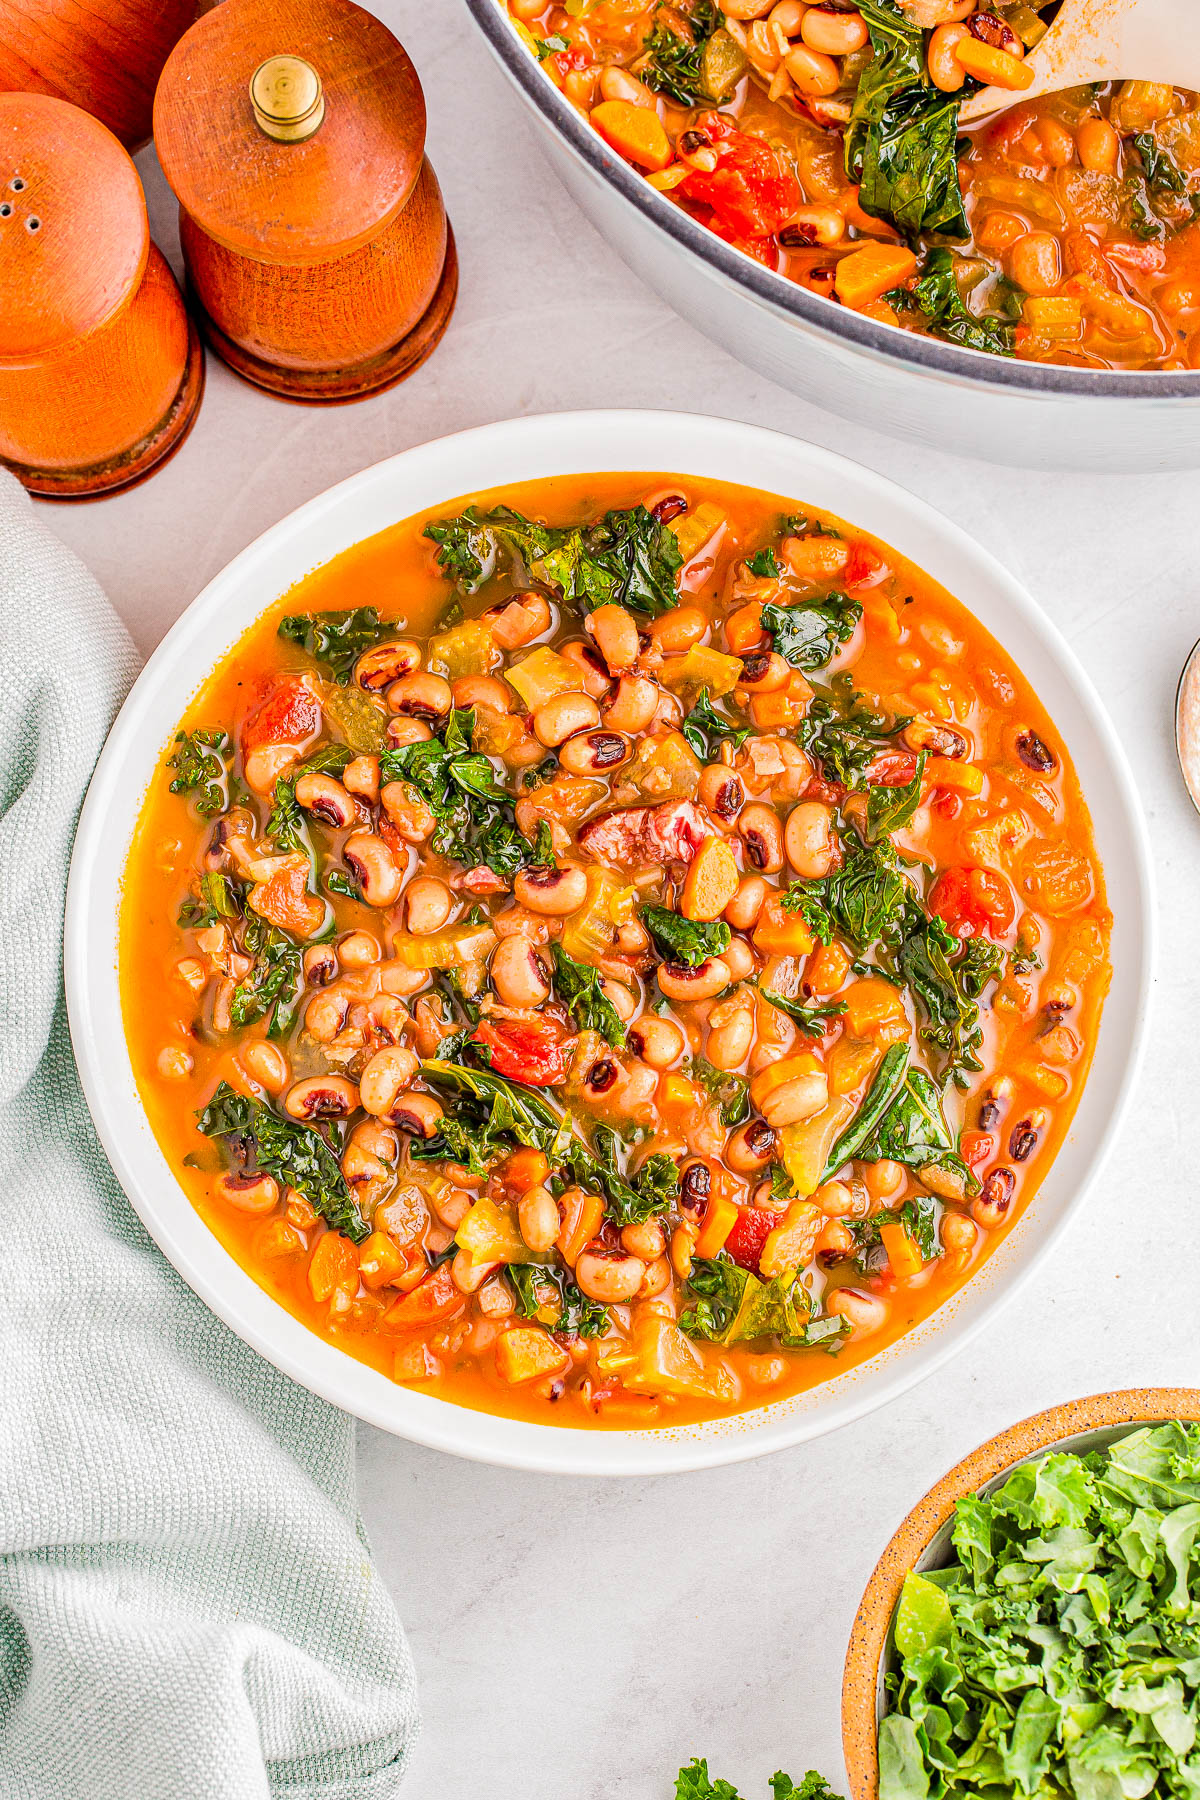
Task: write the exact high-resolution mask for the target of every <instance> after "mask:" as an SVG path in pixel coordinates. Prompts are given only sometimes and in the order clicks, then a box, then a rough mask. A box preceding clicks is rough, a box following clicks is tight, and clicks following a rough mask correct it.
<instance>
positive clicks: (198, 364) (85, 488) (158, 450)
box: [0, 323, 204, 500]
mask: <svg viewBox="0 0 1200 1800" xmlns="http://www.w3.org/2000/svg"><path fill="white" fill-rule="evenodd" d="M203 395H204V347H203V345H202V344H201V342H200V338H199V336H198V335H197V332H196V328H195V326H194V325H191V324H190V323H189V327H188V345H187V366H186V368H185V369H184V374H183V381H182V382H181V383H180V387H179V392H178V393H177V394H176V396H175V398H174V400H173V401H172V403H171V405H170V407H169V408H168V410H167V413H166V415H165V416H164V417H163V418H162V419H161V420H160V421H159V423H158V425H157V426H156V427H155V429H154V430H153V431H152V432H150V433H149V434H148V435H147V436H146V437H144V438H143V439H142V440H141V442H140V443H137V444H134V445H133V446H132V448H131V449H129V450H126V451H124V452H123V453H122V454H121V455H120V456H114V457H109V458H108V459H107V460H105V461H104V462H99V463H94V464H92V465H91V466H90V467H82V468H74V469H38V468H32V467H30V466H29V465H28V464H21V463H18V462H14V461H11V460H10V459H8V458H6V457H0V465H2V466H3V467H4V468H6V469H9V470H11V471H12V473H13V474H14V475H15V476H16V478H17V480H18V481H19V482H21V483H22V485H23V486H24V487H26V488H28V490H29V492H30V493H31V494H33V495H34V496H35V498H37V499H39V500H104V499H107V497H108V496H109V494H117V493H120V492H121V490H122V489H124V488H131V487H136V486H137V484H138V482H139V481H144V480H145V479H146V477H147V475H153V473H154V471H155V470H156V469H158V468H160V467H161V466H162V464H163V463H165V462H168V461H169V460H170V458H171V457H172V456H174V454H175V452H176V451H177V450H178V448H179V446H180V444H182V442H183V440H184V439H185V438H186V436H187V434H188V432H189V431H190V430H191V429H192V426H193V425H194V424H195V423H196V414H197V413H198V412H199V410H200V401H201V399H202V397H203Z"/></svg>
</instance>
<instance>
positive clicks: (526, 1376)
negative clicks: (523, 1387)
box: [496, 1325, 571, 1383]
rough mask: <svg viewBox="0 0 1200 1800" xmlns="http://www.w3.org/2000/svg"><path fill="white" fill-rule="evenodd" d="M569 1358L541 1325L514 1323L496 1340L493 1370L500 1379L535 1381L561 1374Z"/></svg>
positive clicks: (514, 1381)
mask: <svg viewBox="0 0 1200 1800" xmlns="http://www.w3.org/2000/svg"><path fill="white" fill-rule="evenodd" d="M570 1361H571V1359H570V1357H569V1356H568V1355H567V1353H566V1351H565V1350H564V1349H563V1347H562V1345H561V1344H556V1343H555V1341H554V1339H553V1338H552V1337H551V1336H550V1334H549V1333H548V1332H546V1331H543V1330H542V1328H541V1326H540V1325H514V1326H512V1327H511V1328H510V1329H509V1330H508V1331H506V1332H505V1333H504V1335H503V1337H501V1338H498V1339H497V1341H496V1372H497V1374H498V1375H499V1376H500V1379H501V1380H502V1381H511V1382H513V1383H516V1382H519V1381H536V1380H537V1379H538V1377H539V1376H542V1375H561V1374H562V1373H563V1370H564V1369H565V1368H566V1367H567V1366H568V1364H569V1363H570Z"/></svg>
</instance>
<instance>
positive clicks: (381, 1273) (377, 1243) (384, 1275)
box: [358, 1231, 408, 1288]
mask: <svg viewBox="0 0 1200 1800" xmlns="http://www.w3.org/2000/svg"><path fill="white" fill-rule="evenodd" d="M407 1267H408V1263H407V1262H406V1260H405V1258H404V1256H403V1254H402V1252H401V1250H400V1248H399V1246H398V1245H397V1244H394V1243H393V1242H392V1240H391V1238H390V1237H389V1236H388V1234H387V1232H386V1231H373V1232H372V1233H371V1235H370V1237H369V1238H367V1240H366V1242H365V1243H363V1244H362V1245H360V1247H359V1252H358V1272H359V1274H360V1275H361V1276H362V1278H363V1284H364V1286H366V1287H369V1288H381V1287H386V1286H387V1285H388V1283H389V1282H390V1281H394V1280H395V1278H396V1276H397V1275H403V1273H404V1271H405V1269H406V1268H407Z"/></svg>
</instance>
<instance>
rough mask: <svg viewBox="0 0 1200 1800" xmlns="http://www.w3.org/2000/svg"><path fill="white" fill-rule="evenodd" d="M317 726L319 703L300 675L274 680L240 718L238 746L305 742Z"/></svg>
mask: <svg viewBox="0 0 1200 1800" xmlns="http://www.w3.org/2000/svg"><path fill="white" fill-rule="evenodd" d="M320 729H321V707H320V704H319V702H318V700H317V697H316V695H315V694H314V693H313V691H312V689H311V688H310V687H309V685H308V683H307V682H306V681H305V680H304V678H303V676H300V675H288V676H286V677H285V678H284V680H283V681H278V682H275V683H274V684H273V685H272V686H271V687H270V689H269V690H268V692H267V693H266V694H265V695H264V696H263V698H262V699H261V700H260V701H259V703H258V705H257V706H256V707H255V708H254V710H253V711H252V712H250V713H248V714H247V715H246V718H245V719H244V720H243V722H242V749H243V750H257V749H258V748H259V747H260V746H261V745H263V744H306V743H307V742H308V740H309V738H313V737H316V735H317V733H318V731H320Z"/></svg>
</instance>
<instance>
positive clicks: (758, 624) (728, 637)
mask: <svg viewBox="0 0 1200 1800" xmlns="http://www.w3.org/2000/svg"><path fill="white" fill-rule="evenodd" d="M765 636H766V633H765V631H764V630H763V622H762V603H761V602H760V601H758V600H751V601H749V602H748V603H747V604H746V605H745V606H739V607H738V609H737V611H736V612H732V613H730V615H729V617H728V618H727V619H726V621H725V642H726V643H727V644H728V645H729V648H730V649H731V650H732V651H733V653H734V655H735V656H741V655H743V654H744V652H745V651H747V650H756V649H757V648H758V646H759V644H761V643H762V641H763V639H764V637H765Z"/></svg>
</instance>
